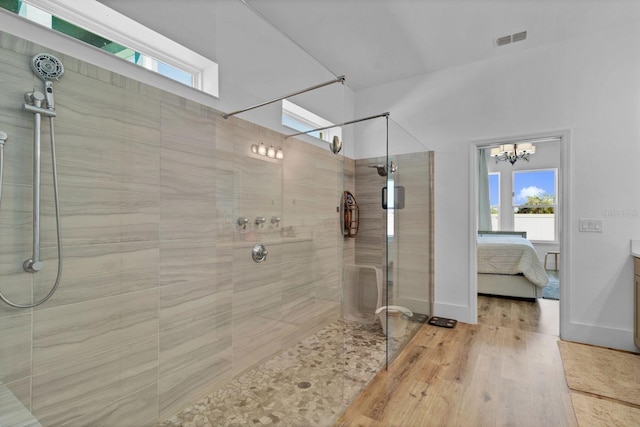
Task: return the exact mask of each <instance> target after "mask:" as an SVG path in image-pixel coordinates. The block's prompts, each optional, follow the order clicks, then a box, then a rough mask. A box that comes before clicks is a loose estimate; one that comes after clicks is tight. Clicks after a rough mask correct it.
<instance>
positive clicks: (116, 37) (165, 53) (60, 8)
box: [23, 0, 219, 98]
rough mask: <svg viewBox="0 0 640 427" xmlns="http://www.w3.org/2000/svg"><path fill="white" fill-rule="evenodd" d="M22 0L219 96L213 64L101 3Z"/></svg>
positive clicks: (73, 0)
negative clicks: (171, 69)
mask: <svg viewBox="0 0 640 427" xmlns="http://www.w3.org/2000/svg"><path fill="white" fill-rule="evenodd" d="M23 1H24V2H25V3H28V4H31V5H33V6H35V7H37V8H39V9H42V10H44V11H46V12H48V13H51V14H52V15H54V16H57V17H59V18H61V19H64V20H65V21H68V22H70V23H72V24H74V25H77V26H78V27H81V28H83V29H85V30H87V31H90V32H92V33H95V34H97V35H99V36H102V37H104V38H106V39H109V40H111V41H113V42H116V43H118V44H121V45H123V46H126V47H128V48H131V49H133V50H135V51H137V52H140V53H142V54H143V55H147V56H149V57H151V58H153V59H155V60H158V61H161V62H164V63H166V64H167V65H170V66H172V67H175V68H177V69H179V70H183V71H185V72H187V73H189V74H192V75H193V87H194V88H195V89H198V90H200V91H203V92H206V93H207V94H209V95H212V96H215V97H216V98H217V97H218V96H219V85H218V64H217V63H215V62H213V61H211V60H210V59H208V58H205V57H204V56H202V55H199V54H198V53H196V52H193V51H192V50H190V49H187V48H186V47H184V46H182V45H180V44H178V43H176V42H175V41H173V40H171V39H169V38H167V37H165V36H163V35H161V34H159V33H157V32H155V31H153V30H151V29H149V28H147V27H145V26H144V25H142V24H140V23H139V22H136V21H134V20H133V19H131V18H129V17H127V16H125V15H122V14H121V13H119V12H116V11H115V10H113V9H111V8H109V7H107V6H105V5H104V4H102V3H99V2H97V1H95V0H81V1H78V0H26V1H25V0H23ZM105 54H109V53H107V52H105ZM109 55H111V54H109Z"/></svg>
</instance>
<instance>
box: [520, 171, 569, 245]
mask: <svg viewBox="0 0 640 427" xmlns="http://www.w3.org/2000/svg"><path fill="white" fill-rule="evenodd" d="M544 171H553V174H554V187H555V188H554V189H553V191H554V194H555V203H554V204H553V205H549V206H552V207H553V215H554V218H553V222H554V224H553V240H532V239H529V240H531V241H532V242H533V243H540V244H558V243H559V240H558V226H559V215H558V168H539V169H518V170H514V171H513V172H511V194H512V197H511V221H512V224H514V226H515V215H516V213H515V212H514V211H515V208H516V207H518V206H517V205H516V204H515V203H514V202H515V197H516V195H515V185H514V184H515V175H516V174H517V173H526V172H544Z"/></svg>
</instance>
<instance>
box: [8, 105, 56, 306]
mask: <svg viewBox="0 0 640 427" xmlns="http://www.w3.org/2000/svg"><path fill="white" fill-rule="evenodd" d="M49 128H50V130H51V132H50V133H51V170H52V172H53V198H54V202H55V208H56V232H57V236H58V239H57V246H58V274H57V275H56V281H55V283H54V284H53V287H52V288H51V290H50V291H49V293H48V294H47V295H46V296H45V297H44V298H42V299H41V300H38V301H36V302H34V303H31V304H18V303H15V302H13V301H11V300H10V299H8V298H7V297H6V296H5V295H4V294H2V292H1V291H0V299H1V300H2V301H4V302H5V303H6V304H8V305H10V306H11V307H15V308H32V307H36V306H38V305H40V304H42V303H44V302H45V301H47V300H48V299H49V298H51V296H52V295H53V294H54V293H55V292H56V289H58V285H59V284H60V279H61V277H62V242H61V240H62V239H61V237H60V202H59V200H58V172H57V170H56V144H55V138H54V130H53V117H50V118H49ZM37 131H38V132H39V129H38V130H37ZM3 169H4V143H1V144H0V208H1V207H2V176H3ZM33 185H37V184H36V183H35V182H34V183H33Z"/></svg>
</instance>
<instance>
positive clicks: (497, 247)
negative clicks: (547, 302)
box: [478, 236, 549, 288]
mask: <svg viewBox="0 0 640 427" xmlns="http://www.w3.org/2000/svg"><path fill="white" fill-rule="evenodd" d="M478 273H484V274H510V275H514V274H523V275H524V277H526V278H527V279H529V281H530V282H531V283H533V284H534V285H536V286H538V287H540V288H544V287H545V286H547V283H548V282H549V278H548V277H547V272H546V271H545V269H544V266H543V265H542V262H541V261H540V259H539V258H538V254H537V253H536V250H535V248H534V247H533V245H532V244H531V242H530V241H528V240H527V239H524V238H522V237H516V236H478Z"/></svg>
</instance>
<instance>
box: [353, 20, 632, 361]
mask: <svg viewBox="0 0 640 427" xmlns="http://www.w3.org/2000/svg"><path fill="white" fill-rule="evenodd" d="M639 20H640V18H639V19H637V20H636V21H639ZM638 52H640V25H638V22H636V23H635V24H634V25H629V26H625V27H622V28H618V29H613V30H608V31H604V32H600V33H596V34H592V35H589V36H585V37H582V38H580V39H572V40H569V41H566V42H562V43H557V44H553V45H548V46H545V47H542V48H538V49H529V50H523V51H520V52H515V53H513V54H512V55H510V56H506V57H502V58H496V59H493V60H489V61H483V62H477V63H473V64H470V65H467V66H461V67H457V68H451V69H447V70H444V71H442V72H438V73H433V74H429V75H424V76H419V77H415V78H412V79H407V80H403V81H399V82H395V83H392V84H388V85H383V86H379V87H375V88H371V89H368V90H364V91H361V92H358V93H357V94H356V115H365V114H368V113H372V112H374V111H379V110H389V111H391V112H392V114H393V117H394V118H395V120H396V121H398V122H399V123H400V124H401V125H402V126H403V127H405V128H406V129H407V130H408V131H409V132H411V133H412V134H414V135H415V136H416V137H417V138H418V139H419V140H421V141H423V142H424V143H426V144H427V145H429V146H430V147H432V148H433V149H434V150H435V187H436V201H435V206H436V271H435V273H436V290H435V292H436V314H439V315H441V316H447V317H455V318H457V319H459V320H462V321H467V322H475V321H476V319H475V318H473V317H474V316H473V315H472V314H473V313H474V312H475V310H474V309H473V308H472V305H473V304H474V298H473V297H472V296H470V294H469V292H468V289H469V281H470V271H471V268H472V267H471V263H470V260H469V253H470V250H471V245H473V244H474V242H473V241H471V239H470V236H471V235H472V234H471V231H470V225H469V224H470V223H471V222H472V221H471V218H469V212H470V208H469V194H470V193H469V192H470V191H471V189H470V188H469V172H468V171H469V169H470V167H471V166H470V160H469V158H470V153H471V152H472V150H470V148H469V146H470V144H471V141H477V140H482V139H489V138H503V137H509V136H519V135H523V134H534V133H540V132H545V131H550V130H558V129H567V130H570V152H569V158H568V162H569V170H568V171H567V172H568V174H567V175H568V176H567V179H568V180H569V185H570V191H569V192H568V193H569V194H565V195H564V196H565V201H566V208H567V209H569V211H568V212H569V218H570V220H569V221H568V222H569V223H568V224H565V227H566V230H565V231H566V232H567V233H568V238H569V242H570V244H569V245H568V246H569V247H567V248H563V260H562V268H563V269H564V270H565V274H567V276H566V277H565V278H564V281H565V282H566V283H564V284H563V285H564V290H563V297H565V299H568V301H564V304H563V313H562V316H563V320H562V323H563V324H562V325H561V333H562V335H563V338H565V339H569V340H576V341H581V342H587V343H592V344H597V345H604V346H609V347H614V348H620V349H628V350H633V349H635V347H634V345H633V338H632V328H633V320H632V317H633V305H632V295H633V286H632V285H633V281H632V279H633V273H632V258H631V256H630V248H629V239H631V238H634V237H635V238H637V237H639V236H640V218H638V215H637V212H638V211H640V186H638V183H639V182H640V168H638V159H639V158H640V142H639V141H638V138H639V136H640V111H639V110H640V55H638ZM610 212H614V213H615V212H631V214H629V215H626V216H624V215H622V216H617V217H616V216H615V215H613V216H612V215H608V213H610ZM634 212H635V213H636V214H634ZM578 218H600V219H603V222H604V231H603V233H601V234H597V233H579V232H578Z"/></svg>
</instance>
